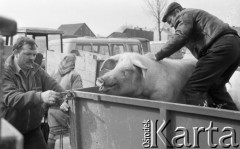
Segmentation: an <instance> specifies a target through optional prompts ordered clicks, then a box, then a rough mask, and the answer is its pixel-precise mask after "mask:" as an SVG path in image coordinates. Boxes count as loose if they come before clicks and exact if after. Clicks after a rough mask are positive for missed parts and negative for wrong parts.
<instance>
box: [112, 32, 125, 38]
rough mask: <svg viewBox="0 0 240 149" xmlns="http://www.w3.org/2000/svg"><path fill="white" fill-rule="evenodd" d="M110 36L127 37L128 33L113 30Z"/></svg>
mask: <svg viewBox="0 0 240 149" xmlns="http://www.w3.org/2000/svg"><path fill="white" fill-rule="evenodd" d="M108 37H112V38H127V37H128V36H127V34H126V33H121V32H113V33H112V34H110V35H109V36H108Z"/></svg>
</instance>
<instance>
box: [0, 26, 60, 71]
mask: <svg viewBox="0 0 240 149" xmlns="http://www.w3.org/2000/svg"><path fill="white" fill-rule="evenodd" d="M62 34H63V31H60V30H57V29H50V28H37V27H22V28H18V30H17V33H16V34H15V35H14V36H4V37H3V39H4V45H5V46H6V47H8V48H11V46H12V45H13V44H14V42H15V41H16V40H17V38H19V37H21V36H25V37H30V38H33V39H34V40H35V42H36V44H37V46H38V53H41V54H42V55H43V61H42V67H43V68H45V67H46V64H45V61H46V59H47V52H46V51H47V50H49V42H50V40H55V41H56V42H57V44H58V45H59V47H60V50H61V51H62V49H63V48H62V45H63V44H62ZM11 54H12V50H6V51H5V55H6V56H9V55H11Z"/></svg>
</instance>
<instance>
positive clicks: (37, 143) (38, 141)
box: [23, 126, 47, 149]
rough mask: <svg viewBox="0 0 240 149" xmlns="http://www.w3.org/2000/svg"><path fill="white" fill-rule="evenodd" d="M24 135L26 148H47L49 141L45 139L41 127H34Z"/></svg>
mask: <svg viewBox="0 0 240 149" xmlns="http://www.w3.org/2000/svg"><path fill="white" fill-rule="evenodd" d="M23 136H24V149H47V143H46V141H45V140H44V137H43V134H42V131H41V129H40V126H39V128H37V129H34V130H32V131H30V132H28V133H26V134H24V135H23Z"/></svg>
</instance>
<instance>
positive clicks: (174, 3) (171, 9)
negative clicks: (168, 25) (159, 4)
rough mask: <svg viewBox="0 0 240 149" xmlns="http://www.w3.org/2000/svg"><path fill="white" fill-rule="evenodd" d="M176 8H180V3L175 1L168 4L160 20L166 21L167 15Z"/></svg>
mask: <svg viewBox="0 0 240 149" xmlns="http://www.w3.org/2000/svg"><path fill="white" fill-rule="evenodd" d="M176 8H182V6H181V5H180V4H178V3H177V2H172V3H171V4H169V5H168V7H167V9H166V11H165V13H164V15H163V18H162V21H163V22H166V21H167V16H168V15H169V14H170V13H171V12H172V11H173V10H174V9H176Z"/></svg>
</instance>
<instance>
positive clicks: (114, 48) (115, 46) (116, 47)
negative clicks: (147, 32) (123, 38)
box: [111, 44, 124, 55]
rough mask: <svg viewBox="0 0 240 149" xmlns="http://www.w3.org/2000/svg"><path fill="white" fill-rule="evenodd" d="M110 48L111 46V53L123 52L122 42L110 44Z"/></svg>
mask: <svg viewBox="0 0 240 149" xmlns="http://www.w3.org/2000/svg"><path fill="white" fill-rule="evenodd" d="M111 48H112V54H113V55H116V54H119V53H124V47H123V45H122V44H112V45H111Z"/></svg>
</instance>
